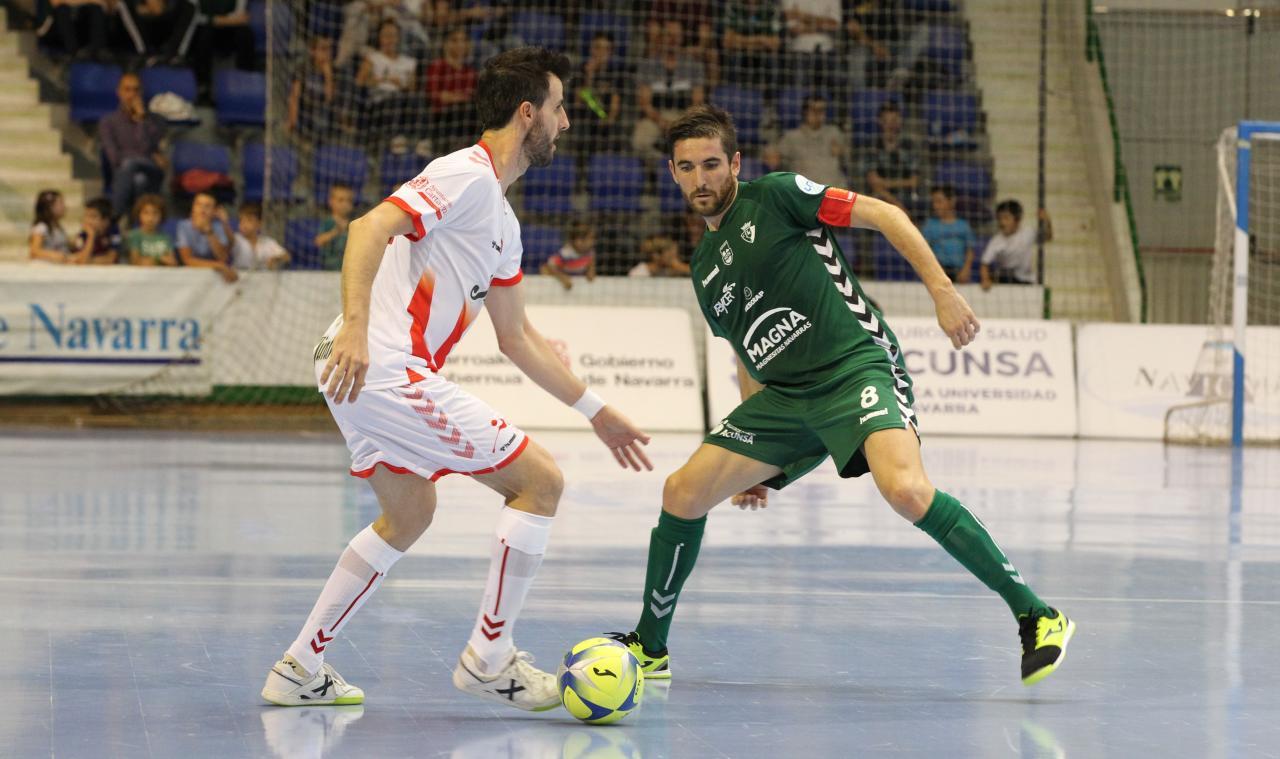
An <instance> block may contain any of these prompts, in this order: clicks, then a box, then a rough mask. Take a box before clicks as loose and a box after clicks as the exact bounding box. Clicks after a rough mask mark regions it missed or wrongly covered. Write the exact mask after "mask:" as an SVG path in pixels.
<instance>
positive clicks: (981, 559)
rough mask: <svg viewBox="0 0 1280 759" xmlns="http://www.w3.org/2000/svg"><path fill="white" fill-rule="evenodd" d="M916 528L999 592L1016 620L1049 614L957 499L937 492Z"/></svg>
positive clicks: (989, 535) (994, 543)
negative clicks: (1032, 613)
mask: <svg viewBox="0 0 1280 759" xmlns="http://www.w3.org/2000/svg"><path fill="white" fill-rule="evenodd" d="M916 527H919V528H920V529H921V530H924V531H925V533H927V534H928V535H929V537H931V538H933V539H934V540H936V541H938V545H940V546H942V547H943V548H945V549H946V551H947V553H949V554H951V556H952V557H953V558H955V560H956V561H958V562H960V563H961V564H962V565H963V566H964V568H965V569H967V570H969V572H970V573H972V574H973V576H974V577H977V578H978V579H979V580H981V581H982V583H983V584H984V585H986V586H987V587H988V588H991V589H992V590H994V591H995V592H997V593H999V594H1000V597H1001V598H1003V599H1004V602H1005V603H1007V604H1009V609H1010V611H1012V612H1013V615H1014V616H1015V617H1017V616H1019V615H1022V614H1026V613H1027V612H1028V610H1030V611H1032V612H1034V613H1041V614H1043V613H1047V612H1048V609H1049V606H1048V604H1046V603H1045V602H1044V601H1041V600H1040V597H1039V596H1037V595H1036V594H1035V593H1033V592H1032V591H1031V588H1029V587H1027V583H1026V581H1025V580H1023V579H1022V575H1020V574H1018V570H1016V569H1014V568H1013V564H1012V563H1011V562H1010V561H1009V559H1008V558H1007V557H1006V556H1005V555H1004V551H1002V550H1000V546H998V545H996V541H995V539H994V538H992V537H991V533H989V532H987V528H986V526H985V525H983V524H982V522H980V521H978V518H977V517H975V516H974V515H973V513H972V512H970V511H969V510H968V509H966V508H965V507H964V504H962V503H960V502H959V501H957V500H956V499H955V498H953V497H951V496H950V495H947V494H946V493H944V492H942V491H941V490H938V491H935V492H934V496H933V503H931V504H929V511H928V513H926V514H925V515H924V519H921V520H920V521H919V522H916Z"/></svg>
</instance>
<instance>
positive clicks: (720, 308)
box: [711, 282, 737, 316]
mask: <svg viewBox="0 0 1280 759" xmlns="http://www.w3.org/2000/svg"><path fill="white" fill-rule="evenodd" d="M736 284H737V283H736V282H729V283H727V284H725V286H724V288H723V289H722V290H721V295H720V300H718V301H716V302H715V303H714V304H712V306H711V308H712V310H713V311H715V312H716V316H724V315H725V314H726V313H728V312H729V306H731V305H733V288H734V285H736Z"/></svg>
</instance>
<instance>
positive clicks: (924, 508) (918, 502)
mask: <svg viewBox="0 0 1280 759" xmlns="http://www.w3.org/2000/svg"><path fill="white" fill-rule="evenodd" d="M880 493H881V495H883V496H884V499H885V500H886V501H888V502H889V505H890V506H892V507H893V510H894V511H895V512H897V514H898V516H901V517H902V518H903V519H906V520H907V521H909V522H912V523H915V522H919V521H920V520H921V519H924V515H925V513H926V512H928V511H929V504H930V503H932V501H933V488H932V487H930V486H929V484H928V482H926V481H924V480H914V479H908V478H902V479H897V480H894V481H893V482H890V483H886V484H885V485H884V486H883V487H881V489H880Z"/></svg>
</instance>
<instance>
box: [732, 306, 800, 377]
mask: <svg viewBox="0 0 1280 759" xmlns="http://www.w3.org/2000/svg"><path fill="white" fill-rule="evenodd" d="M812 326H813V322H811V321H809V317H807V316H805V315H804V314H802V313H800V312H799V311H797V310H795V309H794V308H789V307H787V306H782V307H781V308H771V309H769V310H768V311H765V312H764V313H763V314H760V317H759V318H758V319H756V320H755V321H754V322H752V323H751V328H750V329H748V330H747V336H746V338H745V339H744V340H743V341H742V347H743V348H746V349H747V358H749V359H750V360H751V363H753V364H755V367H756V369H763V368H764V367H765V366H766V365H767V364H768V363H769V362H770V361H772V360H773V359H774V358H776V357H777V356H778V354H780V353H782V352H783V351H784V350H786V349H787V347H788V346H790V345H791V343H793V342H795V340H796V338H798V337H800V336H801V335H803V334H804V333H805V332H808V331H809V328H810V327H812ZM761 330H763V332H762V333H761V334H760V336H759V338H757V339H756V341H755V342H752V340H751V339H752V338H753V337H755V336H756V333H757V332H760V331H761Z"/></svg>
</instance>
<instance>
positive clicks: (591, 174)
mask: <svg viewBox="0 0 1280 759" xmlns="http://www.w3.org/2000/svg"><path fill="white" fill-rule="evenodd" d="M643 189H644V166H643V164H642V163H641V161H640V159H639V158H636V157H634V156H629V155H623V154H620V153H597V154H596V155H593V156H591V161H590V163H589V164H588V167H587V193H588V195H589V196H590V200H589V201H588V207H589V208H590V209H591V210H592V211H601V212H605V213H609V212H629V213H639V212H640V211H642V210H644V207H643V205H642V204H641V198H640V194H641V192H642V191H643Z"/></svg>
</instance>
